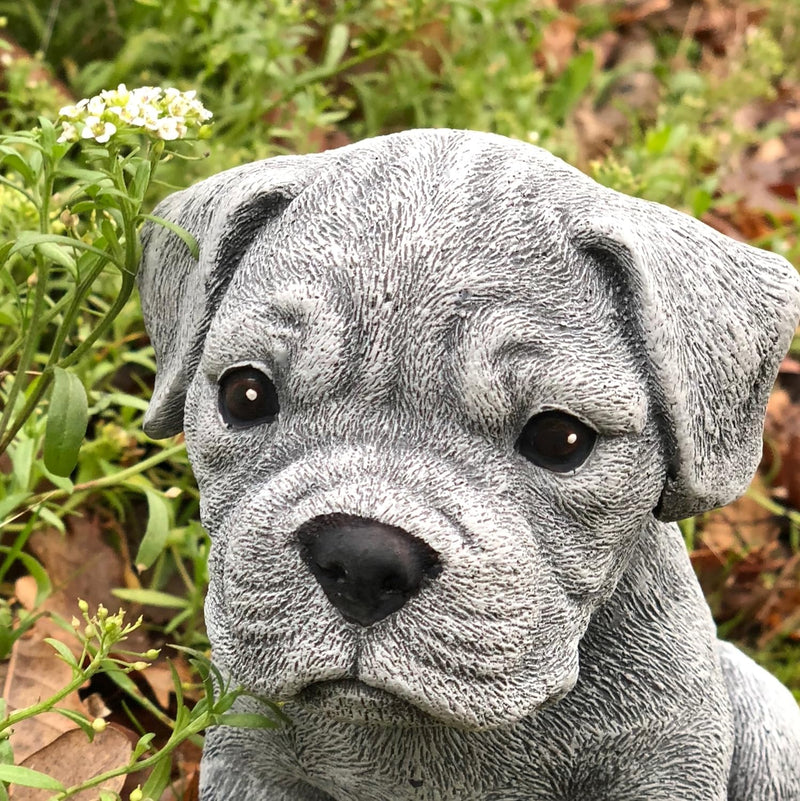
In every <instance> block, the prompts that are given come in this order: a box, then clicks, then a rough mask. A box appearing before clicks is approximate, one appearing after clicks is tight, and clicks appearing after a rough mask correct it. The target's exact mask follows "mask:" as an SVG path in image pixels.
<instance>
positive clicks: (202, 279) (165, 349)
mask: <svg viewBox="0 0 800 801" xmlns="http://www.w3.org/2000/svg"><path fill="white" fill-rule="evenodd" d="M321 158H323V157H322V156H287V157H280V158H274V159H268V160H267V161H260V162H256V163H254V164H247V165H245V166H243V167H238V168H236V169H232V170H227V171H225V172H223V173H220V174H219V175H215V176H213V177H212V178H208V179H207V180H205V181H201V182H200V183H198V184H195V185H194V186H192V187H190V188H189V189H185V190H184V191H182V192H177V193H175V194H174V195H170V196H169V197H168V198H167V199H166V200H164V201H163V202H162V203H161V204H160V205H159V206H158V207H157V208H156V210H155V212H154V215H155V216H157V217H161V218H164V219H166V220H168V221H169V222H170V223H173V224H174V225H177V226H180V227H181V228H183V229H185V230H186V231H188V232H189V233H190V234H191V235H192V236H193V237H194V238H195V239H196V240H197V242H198V244H199V258H198V259H195V258H193V256H192V254H191V252H190V250H189V247H188V246H187V245H186V243H185V242H184V241H183V240H182V239H181V238H180V237H179V236H178V235H177V234H176V233H175V232H174V231H172V230H170V229H169V228H167V227H165V226H164V225H162V224H160V223H155V222H148V223H147V224H146V225H145V227H144V230H143V232H142V244H143V253H142V260H141V264H140V267H139V274H138V278H137V282H138V285H139V293H140V295H141V299H142V311H143V313H144V321H145V327H146V328H147V331H148V333H149V335H150V339H151V341H152V343H153V349H154V350H155V355H156V366H157V368H158V369H157V374H156V383H155V388H154V390H153V397H152V399H151V400H150V407H149V408H148V410H147V414H146V415H145V418H144V430H145V431H146V432H147V434H149V435H150V436H151V437H155V438H162V437H169V436H172V435H173V434H177V433H179V432H180V431H182V430H183V405H184V401H185V398H186V389H187V387H188V385H189V383H190V381H191V379H192V376H193V375H194V371H195V369H196V368H197V363H198V361H199V359H200V354H201V352H202V347H203V340H204V338H205V335H206V333H207V331H208V326H209V324H210V323H211V320H212V319H213V317H214V314H215V313H216V311H217V309H218V307H219V304H220V301H221V300H222V297H223V295H224V294H225V291H226V290H227V288H228V284H229V283H230V281H231V278H232V277H233V275H234V273H235V272H236V268H237V267H238V264H239V261H240V260H241V258H242V256H243V255H244V252H245V250H246V249H247V246H248V245H249V244H250V243H251V242H252V240H253V238H254V237H255V236H256V234H257V233H258V232H259V231H261V230H262V229H263V228H264V227H265V226H266V225H268V224H269V222H270V220H273V219H275V218H276V217H277V216H278V215H279V214H280V213H281V212H282V211H283V210H284V209H285V208H286V206H287V205H288V204H289V203H290V202H291V200H292V199H293V198H294V197H295V196H296V195H297V194H299V192H300V191H301V190H302V188H303V187H304V186H305V185H307V184H308V183H309V181H310V179H311V177H312V175H313V174H314V173H315V172H316V170H317V167H318V164H319V162H320V160H321Z"/></svg>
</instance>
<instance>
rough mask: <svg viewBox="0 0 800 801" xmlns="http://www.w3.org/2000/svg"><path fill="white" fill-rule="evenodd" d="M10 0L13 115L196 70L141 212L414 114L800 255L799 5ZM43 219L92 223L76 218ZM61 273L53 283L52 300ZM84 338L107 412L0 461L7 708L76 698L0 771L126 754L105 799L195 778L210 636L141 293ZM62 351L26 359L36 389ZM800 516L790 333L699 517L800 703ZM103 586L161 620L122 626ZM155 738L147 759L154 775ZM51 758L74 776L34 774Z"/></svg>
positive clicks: (9, 308)
mask: <svg viewBox="0 0 800 801" xmlns="http://www.w3.org/2000/svg"><path fill="white" fill-rule="evenodd" d="M0 15H3V16H2V20H0V22H1V23H2V28H0V88H1V89H2V93H1V94H0V135H5V136H6V137H8V136H12V137H13V136H14V135H15V134H16V132H19V131H25V130H29V129H32V128H34V127H36V126H37V125H38V124H39V123H38V122H37V120H38V118H39V116H40V115H44V116H46V117H49V118H50V119H53V120H55V118H56V117H57V115H58V110H59V108H60V107H61V106H64V105H65V104H68V103H74V102H75V101H76V100H77V99H79V98H83V97H90V96H92V95H94V94H96V93H98V92H99V91H100V90H101V89H104V88H113V87H116V85H117V84H118V83H120V82H124V83H126V84H127V85H128V86H129V87H131V88H132V87H136V86H140V85H156V86H164V87H166V86H175V87H178V88H180V89H184V90H190V89H196V90H197V91H198V94H199V96H200V97H201V98H202V100H203V102H204V103H205V105H206V107H207V108H209V109H210V110H212V111H213V113H214V129H213V135H212V137H211V138H210V139H209V140H207V141H203V142H200V143H197V144H195V145H194V149H193V150H192V149H191V148H190V149H188V150H187V149H184V151H182V153H181V154H180V155H181V157H177V156H176V157H170V158H167V159H165V160H164V161H163V162H162V164H161V165H160V167H159V179H158V180H157V181H156V182H154V183H153V184H151V185H150V187H149V189H148V192H147V195H146V197H145V198H144V199H143V202H144V204H145V206H146V207H147V208H148V209H150V210H151V209H152V208H153V207H154V206H155V203H156V202H157V201H158V200H159V199H160V198H161V197H163V196H164V195H166V194H167V193H169V192H170V191H172V190H174V189H177V188H182V187H184V186H187V185H189V184H190V183H192V182H194V181H196V180H198V179H201V178H203V177H205V176H208V175H210V174H212V173H215V172H218V171H220V170H223V169H226V168H228V167H232V166H235V165H238V164H241V163H243V162H246V161H251V160H254V159H259V158H265V157H268V156H272V155H276V154H281V153H305V152H311V151H317V150H321V149H324V148H329V147H335V146H340V145H343V144H346V143H347V142H350V141H353V140H356V139H360V138H363V137H367V136H374V135H377V134H381V133H387V132H390V131H395V130H401V129H406V128H412V127H456V128H474V129H479V130H487V131H495V132H498V133H501V134H505V135H507V136H512V137H516V138H519V139H523V140H526V141H529V142H533V143H535V144H538V145H541V146H543V147H545V148H547V149H549V150H551V151H552V152H554V153H555V154H557V155H558V156H561V157H562V158H564V159H566V160H567V161H569V162H571V163H573V164H575V165H577V166H578V167H580V168H581V169H582V170H584V171H586V172H587V173H589V174H590V175H592V176H593V177H594V178H595V179H597V180H598V181H600V182H602V183H605V184H607V185H609V186H612V187H614V188H616V189H619V190H621V191H624V192H627V193H630V194H635V195H639V196H641V197H645V198H648V199H650V200H655V201H659V202H662V203H667V204H669V205H671V206H674V207H676V208H680V209H682V210H684V211H686V212H688V213H690V214H693V215H695V216H697V217H699V218H701V219H703V220H704V221H705V222H707V223H708V224H710V225H712V226H714V227H715V228H717V229H719V230H721V231H723V232H724V233H726V234H728V235H730V236H733V237H737V238H740V239H743V240H747V241H749V242H751V243H753V244H755V245H758V246H761V247H766V248H770V249H773V250H775V251H777V252H779V253H781V254H783V255H785V256H786V257H787V258H789V259H790V260H793V261H794V263H795V264H797V263H798V256H800V241H799V240H798V231H800V210H799V209H798V204H797V201H798V186H800V0H696V1H690V0H620V1H619V2H604V1H602V0H600V1H596V2H577V0H320V2H316V3H314V2H300V1H299V0H267V1H266V2H252V0H163V2H162V1H161V0H82V2H80V3H68V2H61V1H60V0H0ZM21 147H23V151H24V145H21ZM82 147H83V145H76V146H75V147H74V148H73V150H72V151H70V153H69V154H68V156H67V160H68V161H69V159H73V160H75V163H76V164H77V163H78V155H79V154H80V151H81V148H82ZM15 169H17V164H16V162H15V161H14V157H13V156H11V155H9V151H8V150H7V149H3V148H2V147H0V254H3V260H4V263H3V264H2V265H0V356H2V361H0V412H2V409H3V405H4V404H5V403H7V402H8V399H9V392H10V386H11V382H12V379H13V376H14V373H15V370H16V368H17V366H18V365H19V360H20V347H21V346H20V341H21V340H20V336H21V334H22V332H24V331H25V329H26V327H27V326H30V324H31V319H30V317H29V315H30V308H31V306H30V297H31V293H32V292H34V290H35V286H36V282H37V272H36V264H35V262H34V260H32V259H30V258H26V251H25V250H24V249H23V250H19V251H16V252H14V253H12V255H9V254H10V253H11V247H9V248H6V249H3V245H4V243H6V242H8V243H13V242H19V241H20V240H21V238H22V237H24V236H26V235H27V234H26V232H30V230H31V227H32V220H33V221H34V223H35V218H36V209H35V208H33V207H32V205H31V203H30V202H29V200H27V199H26V198H25V197H24V195H23V194H21V193H20V192H19V191H18V188H15V186H14V183H15V181H17V179H18V176H17V177H15ZM54 189H55V190H56V193H58V192H66V191H67V189H68V187H67V186H64V187H62V186H56V187H54ZM65 211H66V212H70V211H71V209H70V208H65ZM79 216H80V215H78V217H79ZM102 216H103V215H102V213H100V215H99V217H102ZM78 217H76V220H77V219H78ZM106 217H107V218H108V219H111V216H109V215H106ZM93 220H94V218H92V220H90V221H89V222H86V223H85V225H86V226H90V223H91V224H93ZM47 223H48V224H49V225H51V227H52V230H54V231H59V232H63V231H65V230H66V231H67V233H69V235H71V236H74V237H77V238H80V237H81V236H82V235H85V234H82V231H83V230H84V229H83V228H81V225H83V224H84V223H81V224H78V222H75V221H71V218H70V215H69V213H68V214H67V217H63V216H62V217H59V218H58V219H52V220H47ZM59 226H60V227H59ZM34 227H35V225H34ZM85 230H88V228H86V229H85ZM121 280H122V279H121V278H120V275H119V274H118V273H116V272H114V271H113V270H109V271H104V272H102V273H100V274H99V275H98V276H97V279H96V280H95V281H94V282H93V284H92V286H91V292H90V294H89V295H88V296H87V298H86V299H85V301H84V302H83V304H82V305H81V306H80V309H79V314H78V315H77V316H76V319H75V325H74V330H72V331H71V332H70V334H69V336H68V337H67V338H66V339H65V341H63V342H61V343H59V349H60V352H63V353H64V354H67V355H69V354H70V353H73V352H76V349H77V348H79V347H80V343H81V342H83V341H85V339H86V338H87V336H89V334H90V332H91V331H92V329H93V327H94V326H95V325H96V323H97V320H98V318H99V317H100V316H101V315H102V314H104V313H105V312H107V311H108V310H109V309H110V308H112V307H113V305H114V301H115V300H116V298H117V297H119V296H120V295H119V293H120V288H121ZM65 291H66V290H65V288H64V284H63V283H59V282H58V281H56V282H55V284H53V285H52V290H51V291H50V294H49V295H48V298H47V299H46V300H47V304H48V305H47V308H48V309H55V311H54V312H53V314H56V312H57V311H58V302H59V298H60V297H61V296H62V295H63V294H64V292H65ZM45 344H47V345H48V347H49V344H50V343H45ZM793 353H795V354H797V355H799V356H800V342H798V343H797V345H796V347H794V348H793ZM78 355H79V356H80V358H78V359H76V360H75V363H74V364H73V365H72V367H71V370H72V372H73V374H74V375H76V376H77V377H78V378H79V379H80V382H81V384H82V385H83V387H84V388H85V390H86V392H87V393H88V404H89V408H88V411H89V423H88V431H87V436H86V440H85V442H84V444H83V447H82V448H81V450H80V453H79V456H78V462H77V466H76V467H75V469H74V471H72V473H71V475H70V477H69V479H68V480H66V481H65V480H63V479H59V478H58V477H57V476H55V475H54V474H52V473H51V472H50V471H49V470H48V469H47V468H46V467H45V465H44V464H43V462H42V458H41V454H42V447H43V438H44V436H45V426H46V419H47V413H48V403H47V401H46V400H45V401H44V402H43V403H41V404H40V405H39V406H38V407H37V409H36V411H35V412H34V413H33V414H32V415H31V416H30V417H29V418H28V420H27V421H26V422H25V424H24V425H23V426H22V428H21V429H20V430H19V431H18V432H17V434H16V436H15V437H14V438H13V440H12V441H11V442H10V444H9V446H8V449H7V450H6V452H5V453H4V454H3V455H2V456H0V686H2V687H3V688H4V689H3V692H2V698H3V699H4V701H5V703H6V706H7V713H13V711H14V710H25V709H31V708H33V707H36V705H37V704H39V705H40V706H41V704H40V702H41V699H43V698H49V697H54V696H56V695H57V694H59V692H61V691H63V690H64V688H67V689H69V690H70V691H69V692H68V693H67V694H66V695H64V696H63V697H62V698H61V699H60V701H59V703H60V706H61V707H62V708H63V710H67V712H69V713H70V714H69V715H67V712H63V714H60V715H56V714H53V713H52V712H49V713H46V714H40V712H43V710H42V709H38V708H37V709H36V710H35V712H36V714H33V713H31V714H30V715H28V716H27V717H26V718H25V720H24V721H22V722H21V723H20V724H19V725H15V726H14V733H13V735H12V737H11V740H10V741H9V740H8V739H7V738H6V739H3V734H2V732H0V779H1V778H11V777H12V773H9V772H6V773H5V774H4V773H3V772H2V770H3V766H9V765H12V764H16V765H17V766H21V767H23V768H28V770H29V771H31V772H30V773H17V774H14V776H15V777H16V778H17V779H18V782H19V783H18V784H17V785H16V786H15V787H13V788H12V792H11V795H12V797H13V798H15V799H38V798H41V799H45V798H67V797H70V798H81V799H83V798H85V799H90V798H97V797H98V795H97V793H98V792H100V791H99V790H98V789H97V788H95V789H91V790H90V789H88V788H87V787H85V786H84V784H82V783H83V782H86V781H87V780H90V779H91V777H92V776H95V775H97V774H100V773H102V772H103V771H107V770H109V769H111V768H113V767H114V765H120V764H121V765H124V766H126V767H125V768H124V770H122V772H121V773H120V775H119V776H116V777H114V778H113V780H111V779H109V780H108V781H106V782H104V783H103V784H102V787H103V788H104V789H103V790H102V792H101V795H100V797H101V798H104V799H113V798H131V799H133V801H136V799H137V798H139V799H140V798H142V797H143V795H149V796H150V797H153V798H159V797H161V798H174V799H184V800H186V799H193V798H196V794H197V770H198V759H199V747H200V744H201V739H200V737H199V735H198V732H197V731H195V730H191V731H190V730H189V729H191V726H192V725H194V724H192V723H191V722H192V721H194V722H195V723H197V721H200V722H201V723H202V721H203V720H207V719H206V718H201V717H198V716H199V715H200V712H198V711H197V710H198V709H205V712H204V714H205V713H208V709H207V708H204V707H202V706H201V705H202V703H203V701H202V700H201V699H202V698H203V684H202V680H201V679H202V675H201V676H200V677H199V678H198V674H197V673H196V672H193V668H192V664H191V663H192V661H195V662H196V659H194V658H189V657H187V656H186V655H185V654H183V652H180V651H175V650H173V651H170V649H168V648H164V647H163V646H165V645H166V644H168V643H174V644H177V645H179V646H185V647H189V648H193V649H196V650H198V651H200V652H203V651H205V650H206V649H207V648H208V643H207V641H206V637H205V632H204V628H203V619H202V602H203V595H204V588H205V584H206V569H205V555H206V552H207V547H208V543H207V538H206V534H205V533H204V532H203V530H202V529H201V527H200V526H199V524H198V522H197V520H198V498H197V491H196V488H195V486H194V481H193V478H192V475H191V471H190V469H189V466H188V464H187V461H186V457H185V454H184V451H183V447H182V444H181V441H180V438H177V439H176V440H175V441H168V442H154V441H151V440H149V439H148V438H147V437H145V436H144V435H143V434H142V432H141V418H142V413H143V411H144V409H145V408H146V404H147V397H148V394H149V392H150V389H151V387H152V378H153V372H154V363H153V354H152V350H151V348H150V346H149V343H148V341H147V338H146V336H145V334H144V333H143V326H142V319H141V313H140V310H139V308H138V305H137V301H136V299H135V298H132V299H130V300H129V301H127V302H126V303H125V304H124V305H123V306H122V308H121V310H120V311H119V313H118V314H116V317H115V319H114V322H113V324H112V325H111V326H110V327H109V328H108V330H107V331H106V332H105V333H104V334H103V336H102V337H101V338H100V339H98V341H97V342H95V344H94V346H93V347H91V348H89V349H86V350H85V351H84V352H78ZM47 359H48V353H46V352H44V351H42V352H41V353H40V352H38V351H37V353H36V354H34V358H33V366H32V369H31V370H30V371H29V372H30V374H31V375H30V379H31V382H32V383H31V385H29V386H28V388H27V389H26V392H28V393H30V391H31V386H33V384H34V383H35V379H36V378H37V370H38V371H41V370H42V369H43V366H44V365H45V363H46V362H47ZM798 510H800V362H797V361H795V360H794V358H793V357H792V355H790V356H789V357H787V359H786V360H785V362H784V365H783V368H782V371H781V375H780V377H779V382H778V385H777V387H776V390H775V392H774V393H773V397H772V399H771V401H770V407H769V415H768V420H767V427H766V434H765V447H764V460H763V463H762V466H761V468H760V471H759V474H758V475H757V477H756V479H755V481H754V484H753V486H752V488H751V490H750V492H749V493H748V495H747V496H746V497H745V498H744V499H742V500H741V501H739V502H737V503H735V504H733V505H731V506H730V507H726V508H725V509H722V510H719V511H715V512H712V513H709V514H707V515H704V516H703V517H701V518H699V519H696V520H690V521H684V523H683V524H682V528H683V531H684V534H685V538H686V542H687V547H688V548H689V549H690V551H691V556H692V560H693V563H694V565H695V568H696V570H697V573H698V576H699V578H700V580H701V583H702V584H703V587H704V589H705V591H706V594H707V597H708V599H709V602H710V604H711V606H712V609H713V611H714V613H715V616H716V618H717V621H718V623H719V625H720V631H721V633H722V635H723V636H726V637H728V638H731V639H733V640H735V641H736V642H738V643H740V644H741V645H742V647H744V648H745V649H746V650H747V651H749V652H750V653H752V654H753V655H754V657H755V658H756V659H757V660H758V661H760V662H761V663H762V664H764V665H766V666H767V667H768V668H769V669H770V670H772V671H773V672H775V673H776V674H777V675H778V676H779V677H780V678H781V680H783V681H784V682H785V683H786V684H787V685H788V686H789V687H790V688H792V690H793V691H794V692H795V694H796V696H797V697H798V699H800V512H798ZM143 543H144V544H143ZM137 563H138V564H137ZM78 598H82V599H85V601H87V602H88V609H89V611H88V612H86V613H85V617H82V615H84V611H81V610H80V609H79V607H78ZM98 604H102V605H104V606H105V608H107V609H114V610H115V609H117V608H118V607H119V606H124V607H125V608H126V609H127V610H128V619H130V618H131V616H133V617H135V616H137V615H139V614H142V615H143V623H142V625H141V626H140V627H139V628H137V629H135V630H133V631H131V632H129V634H128V637H127V640H126V641H125V642H124V643H122V644H119V643H118V642H117V640H116V639H115V638H117V637H118V635H119V634H120V632H119V630H118V629H119V626H117V623H114V624H113V625H112V624H111V623H109V622H108V621H109V620H112V618H113V616H111V617H108V616H107V615H106V613H105V612H103V611H102V609H101V610H100V612H99V613H98V614H99V617H98V615H97V614H95V612H94V611H93V610H96V609H97V607H98ZM74 616H77V618H76V620H75V625H74V626H71V625H70V624H69V623H68V622H64V621H70V620H71V619H72V618H73V617H74ZM84 622H85V627H84ZM119 625H122V624H119ZM114 626H117V628H116V629H115V628H114ZM112 629H113V631H112ZM76 630H77V634H76ZM107 630H108V631H111V634H113V637H112V636H111V634H110V635H109V637H111V639H110V640H108V649H107V653H106V652H104V653H106V657H108V654H111V655H112V656H113V659H114V660H116V661H113V662H109V661H106V662H103V663H102V664H101V665H100V666H99V668H98V669H96V670H94V671H89V670H88V665H89V663H90V662H91V659H92V654H96V653H97V651H98V647H100V646H97V647H94V646H87V642H88V641H89V640H92V638H95V639H96V641H97V642H98V643H101V640H102V636H104V635H103V632H106V631H107ZM111 640H113V642H111ZM101 646H102V643H101ZM102 647H105V646H102ZM122 649H127V651H128V653H125V652H123V650H122ZM156 649H161V653H160V656H156V655H155V650H156ZM168 655H169V656H170V658H171V660H172V667H170V666H169V665H168V664H167V662H166V657H167V656H168ZM106 657H104V659H105V658H106ZM108 658H109V659H110V658H111V657H108ZM70 660H72V661H70ZM71 682H72V684H71ZM73 685H74V687H73ZM191 710H194V712H192V711H191ZM222 711H223V712H224V710H222ZM215 714H216V713H215ZM192 715H194V717H192ZM181 716H183V717H181ZM187 716H188V717H187ZM1 717H2V713H0V718H1ZM187 721H188V723H187ZM244 723H248V724H252V723H254V722H253V721H250V722H248V721H244ZM190 724H191V725H190ZM197 725H200V724H199V723H198V724H197ZM196 728H197V726H195V729H196ZM176 731H180V732H182V733H183V734H182V736H181V737H180V738H177V739H176V736H175V733H176ZM6 734H7V732H6ZM183 735H185V736H183ZM90 738H93V740H94V741H93V742H92V743H90V742H89V739H90ZM142 743H143V745H142ZM137 747H138V748H140V751H139V753H138V754H137V752H136V750H135V749H136V748H137ZM132 754H133V758H132ZM149 757H152V759H151V762H150V763H148V765H149V768H151V769H152V768H153V766H155V771H156V772H157V771H160V774H159V775H158V776H157V777H156V778H153V776H152V775H151V777H150V779H148V778H147V776H148V770H140V769H139V768H141V767H142V765H143V764H144V760H147V759H148V758H149ZM137 760H138V761H137ZM112 772H113V771H112ZM44 774H47V775H49V776H52V777H56V780H57V784H53V783H52V782H51V783H50V784H49V785H48V784H47V782H46V781H45V780H44V779H36V778H32V777H35V776H41V775H44ZM26 782H27V783H26ZM148 782H149V784H148ZM31 784H32V785H34V786H30V785H31ZM139 785H143V786H144V791H145V792H144V793H143V792H142V790H140V789H137V787H139ZM63 787H68V788H71V789H69V790H67V791H65V790H64V789H63ZM82 787H83V788H84V789H81V788H82ZM59 788H61V789H59ZM5 796H7V785H4V784H3V783H2V781H0V798H2V797H5Z"/></svg>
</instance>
